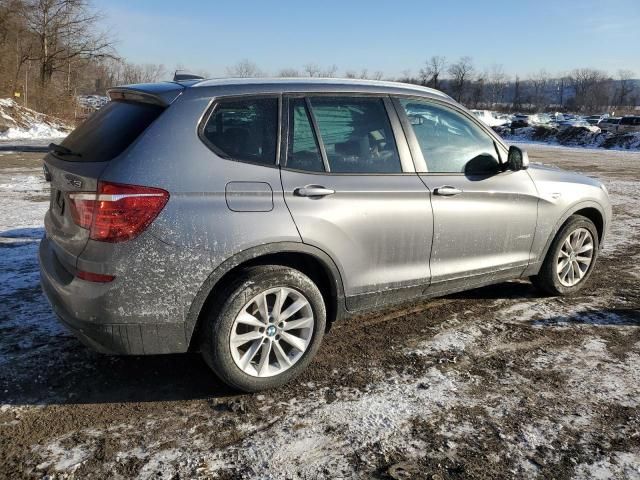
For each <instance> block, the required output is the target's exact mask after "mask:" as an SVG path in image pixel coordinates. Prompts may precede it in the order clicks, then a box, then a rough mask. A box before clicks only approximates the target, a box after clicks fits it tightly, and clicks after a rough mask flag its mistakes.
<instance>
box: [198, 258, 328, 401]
mask: <svg viewBox="0 0 640 480" xmlns="http://www.w3.org/2000/svg"><path fill="white" fill-rule="evenodd" d="M265 294H266V295H265ZM280 298H284V303H283V304H282V305H283V307H282V308H281V309H280V311H279V313H276V311H277V310H278V308H277V307H276V304H277V302H279V299H280ZM263 299H264V300H263ZM305 301H306V302H307V303H306V304H305ZM294 303H295V304H296V305H294ZM263 305H266V306H267V309H268V315H267V317H268V319H267V322H266V323H265V322H264V320H263V317H264V316H265V315H264V314H263V313H262V312H263V309H262V306H263ZM270 305H271V306H270ZM298 305H304V306H303V307H302V308H300V309H299V310H296V308H298ZM289 307H291V308H289ZM294 310H296V312H295V313H293V314H290V316H289V317H287V319H286V321H283V322H280V321H279V318H280V317H281V318H284V317H285V316H286V315H287V313H288V312H290V311H294ZM241 313H242V318H243V321H241V322H239V321H238V320H239V318H241V317H240V314H241ZM247 313H249V316H246V314H247ZM310 316H311V318H312V320H313V323H312V324H311V323H310V322H309V321H308V318H309V317H310ZM250 317H253V318H250ZM247 319H248V320H247ZM256 319H257V321H258V322H260V323H261V324H264V325H265V327H260V326H259V325H258V324H257V323H256V322H255V320H256ZM204 320H205V323H204V330H203V335H202V344H201V350H202V355H203V357H204V360H205V362H206V363H207V364H208V365H209V367H210V368H211V369H212V370H213V371H214V373H215V374H216V375H217V376H218V377H219V378H220V379H221V380H222V381H223V382H225V383H226V384H228V385H230V386H232V387H234V388H236V389H238V390H242V391H244V392H257V391H260V390H267V389H270V388H275V387H278V386H280V385H283V384H285V383H287V382H289V381H290V380H292V379H293V378H295V377H296V376H298V375H299V374H300V373H301V372H302V371H303V370H304V369H305V368H306V367H307V366H308V365H309V363H310V362H311V360H312V359H313V357H314V356H315V354H316V353H317V351H318V349H319V348H320V343H321V342H322V337H323V336H324V332H325V325H326V309H325V304H324V300H323V298H322V294H321V293H320V290H318V287H317V286H316V285H315V283H313V281H311V279H310V278H309V277H307V276H306V275H304V274H303V273H302V272H300V271H298V270H295V269H292V268H289V267H284V266H277V265H274V266H257V267H251V268H248V269H245V270H243V271H241V272H240V273H239V274H238V275H237V276H235V278H233V280H232V281H231V282H230V283H229V285H228V286H227V287H226V288H223V289H222V290H221V291H219V292H218V294H217V295H216V297H215V298H214V302H213V303H212V308H211V309H210V311H209V313H208V315H207V316H206V317H205V319H204ZM246 321H250V322H251V324H250V325H248V324H245V323H243V322H246ZM269 322H272V323H269ZM294 322H297V323H294ZM303 323H304V327H303V328H300V329H295V328H294V329H292V330H291V329H290V330H287V328H291V327H293V326H294V325H302V324H303ZM254 324H255V325H254ZM260 329H262V331H260ZM274 331H275V333H274ZM247 334H248V335H251V337H252V340H250V341H246V343H242V342H240V343H238V344H237V345H236V344H232V340H234V341H237V340H238V339H240V340H243V339H244V337H241V335H247ZM260 335H262V337H260V338H257V339H253V337H259V336H260ZM292 335H293V336H295V337H296V338H292ZM285 337H286V340H285ZM291 340H295V342H294V343H295V344H296V345H299V346H300V345H302V346H305V348H304V349H303V348H302V347H301V346H300V347H299V348H295V347H294V346H293V343H288V342H289V341H291ZM276 343H277V344H278V347H276V345H275V344H276ZM276 349H277V351H276ZM265 353H266V355H265ZM263 357H264V358H266V359H267V360H266V365H265V362H264V361H262V359H263ZM247 359H248V360H247ZM288 362H289V363H291V365H290V366H289V365H288ZM241 365H244V369H243V368H242V367H241Z"/></svg>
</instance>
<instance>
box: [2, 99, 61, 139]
mask: <svg viewBox="0 0 640 480" xmlns="http://www.w3.org/2000/svg"><path fill="white" fill-rule="evenodd" d="M70 131H71V126H70V125H67V124H66V123H64V122H63V121H62V120H60V119H58V118H55V117H52V116H49V115H45V114H43V113H39V112H36V111H35V110H32V109H30V108H26V107H23V106H21V105H18V103H17V102H16V101H15V100H13V99H10V98H0V140H25V139H30V140H33V139H43V138H60V137H66V136H67V134H68V133H69V132H70Z"/></svg>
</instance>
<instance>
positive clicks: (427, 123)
mask: <svg viewBox="0 0 640 480" xmlns="http://www.w3.org/2000/svg"><path fill="white" fill-rule="evenodd" d="M400 103H401V104H402V106H403V108H404V110H405V112H406V113H407V116H408V117H409V121H410V123H411V126H412V127H413V131H414V133H415V135H416V138H417V139H418V143H419V144H420V149H421V150H422V155H423V156H424V159H425V162H427V168H428V170H429V172H433V173H486V172H495V171H497V168H498V166H499V164H500V161H499V160H498V154H497V151H496V146H495V144H494V142H493V139H492V138H491V137H490V136H489V135H488V134H487V133H486V132H484V131H483V130H482V129H481V128H480V127H479V126H478V125H476V124H475V123H473V122H472V121H471V120H469V119H468V118H466V117H464V116H463V115H461V114H459V113H457V112H455V111H453V110H451V109H449V108H446V107H441V106H439V105H437V104H433V103H430V102H426V101H420V100H411V99H401V100H400Z"/></svg>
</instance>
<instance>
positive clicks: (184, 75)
mask: <svg viewBox="0 0 640 480" xmlns="http://www.w3.org/2000/svg"><path fill="white" fill-rule="evenodd" d="M185 80H204V77H201V76H200V75H196V74H195V73H189V72H188V71H186V70H176V73H174V74H173V81H174V82H184V81H185Z"/></svg>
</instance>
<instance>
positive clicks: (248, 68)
mask: <svg viewBox="0 0 640 480" xmlns="http://www.w3.org/2000/svg"><path fill="white" fill-rule="evenodd" d="M227 75H228V76H230V77H237V78H248V77H262V76H264V73H263V72H262V70H260V68H258V66H257V65H256V64H255V63H253V62H252V61H250V60H249V59H247V58H245V59H244V60H240V61H239V62H238V63H236V64H235V65H233V66H231V67H227Z"/></svg>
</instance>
